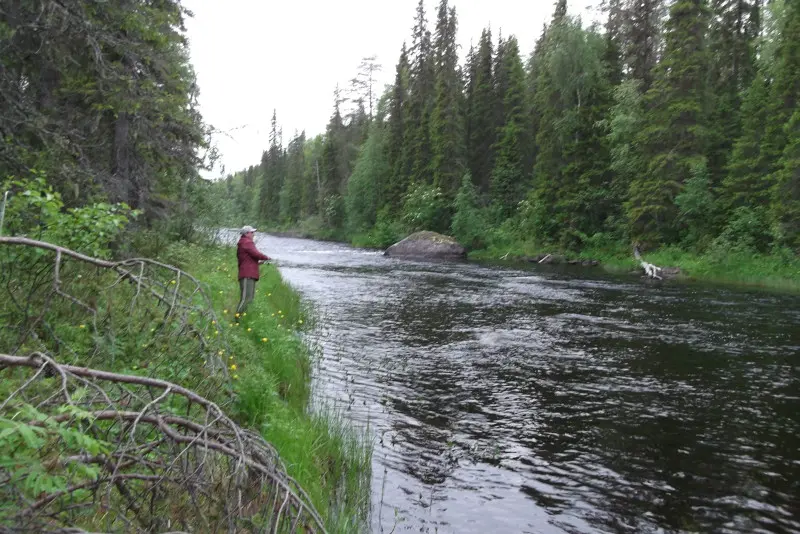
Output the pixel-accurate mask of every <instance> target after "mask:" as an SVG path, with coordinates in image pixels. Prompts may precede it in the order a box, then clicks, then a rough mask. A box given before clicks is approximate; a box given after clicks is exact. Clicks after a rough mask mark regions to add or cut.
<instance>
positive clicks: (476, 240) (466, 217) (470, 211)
mask: <svg viewBox="0 0 800 534" xmlns="http://www.w3.org/2000/svg"><path fill="white" fill-rule="evenodd" d="M453 207H454V208H455V213H454V214H453V222H452V223H451V225H450V229H451V231H452V233H453V237H455V238H456V239H457V240H458V242H459V243H461V244H462V245H464V246H465V247H467V249H470V250H475V249H478V248H481V247H482V246H483V243H484V239H485V233H486V227H487V224H486V219H485V217H484V213H483V212H482V211H481V209H480V207H479V206H478V191H477V190H476V189H475V186H474V185H473V183H472V177H471V176H470V175H469V173H467V174H465V175H464V178H463V179H462V180H461V187H460V188H459V190H458V194H456V200H455V203H454V204H453Z"/></svg>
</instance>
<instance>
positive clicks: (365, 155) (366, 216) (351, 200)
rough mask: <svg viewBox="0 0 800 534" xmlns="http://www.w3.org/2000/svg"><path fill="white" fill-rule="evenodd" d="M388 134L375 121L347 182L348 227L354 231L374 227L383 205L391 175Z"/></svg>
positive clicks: (362, 230)
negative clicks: (387, 155) (387, 144)
mask: <svg viewBox="0 0 800 534" xmlns="http://www.w3.org/2000/svg"><path fill="white" fill-rule="evenodd" d="M386 133H387V132H386V129H385V128H384V127H383V125H382V124H373V126H372V128H371V129H370V134H369V137H368V138H367V140H366V142H365V143H364V146H363V147H362V149H361V154H360V155H359V157H358V160H357V161H356V165H355V168H354V169H353V174H352V176H350V179H349V180H348V182H347V197H346V204H347V206H346V208H347V227H348V229H349V231H350V232H351V233H353V234H357V233H360V232H366V231H368V230H369V229H370V228H372V226H373V225H374V224H375V221H376V217H377V213H378V208H379V207H380V206H381V205H382V204H383V202H382V200H383V198H382V197H383V196H384V195H383V194H382V193H383V192H384V191H385V190H386V186H387V184H388V182H389V179H390V178H391V167H390V166H389V160H388V159H387V157H386Z"/></svg>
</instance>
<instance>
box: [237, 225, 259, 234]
mask: <svg viewBox="0 0 800 534" xmlns="http://www.w3.org/2000/svg"><path fill="white" fill-rule="evenodd" d="M255 231H256V229H255V228H253V227H252V226H245V227H243V228H242V229H241V230H239V232H240V233H241V234H242V235H244V234H249V233H250V232H255Z"/></svg>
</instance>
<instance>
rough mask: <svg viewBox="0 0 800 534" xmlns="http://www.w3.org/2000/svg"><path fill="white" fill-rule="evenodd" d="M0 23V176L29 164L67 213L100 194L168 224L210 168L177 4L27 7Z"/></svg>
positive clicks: (35, 3) (174, 0) (175, 0)
mask: <svg viewBox="0 0 800 534" xmlns="http://www.w3.org/2000/svg"><path fill="white" fill-rule="evenodd" d="M12 13H13V15H12ZM4 15H7V16H4V21H5V22H6V25H5V28H6V35H7V36H8V39H7V40H6V41H4V43H5V46H3V47H2V50H0V63H2V65H3V69H2V72H0V100H2V101H3V103H4V105H3V110H4V112H3V114H2V116H0V131H2V132H3V136H4V139H3V141H4V142H3V146H2V148H0V176H6V175H21V174H24V173H25V172H27V170H28V169H31V168H36V169H39V170H41V171H43V172H45V173H46V174H47V175H48V176H49V178H50V183H51V185H52V186H53V188H54V190H56V191H58V192H59V193H61V195H62V198H63V199H64V202H65V204H66V205H67V206H70V207H74V206H77V205H82V204H84V203H93V202H97V201H99V200H102V199H103V198H104V197H105V200H108V201H110V202H112V203H116V202H123V203H127V204H128V205H130V206H132V207H134V208H137V209H141V210H143V211H144V219H145V221H146V222H148V223H150V222H152V221H153V220H155V219H164V218H167V213H168V211H169V208H170V205H171V203H172V202H174V201H176V197H177V196H178V193H179V191H180V190H181V188H182V186H183V185H184V184H185V182H186V181H187V180H190V179H192V178H193V177H195V176H196V174H197V168H198V167H199V166H201V165H206V164H207V163H209V161H208V160H205V159H203V158H202V156H203V154H204V153H205V152H208V151H207V149H208V148H209V147H208V145H207V142H206V139H205V138H206V134H207V132H208V129H207V127H206V126H205V125H204V124H203V122H202V119H201V117H200V114H199V112H198V107H197V98H196V97H197V84H196V80H195V76H194V72H193V70H192V67H191V65H190V63H189V60H188V57H189V54H188V43H187V41H186V37H185V28H184V22H185V17H186V16H187V12H186V10H185V8H184V7H183V6H182V5H181V4H180V2H179V0H165V1H161V2H141V1H136V2H98V3H92V4H87V3H84V2H77V1H74V0H70V1H68V2H66V3H63V4H60V5H59V7H58V8H57V9H49V8H48V6H47V4H46V3H45V2H41V1H39V0H31V1H26V2H23V3H21V4H19V5H18V6H15V7H13V9H11V11H8V10H7V9H5V8H4ZM42 43H47V46H44V47H43V46H42ZM20 80H24V81H25V83H20ZM212 152H213V151H212ZM210 155H213V154H210Z"/></svg>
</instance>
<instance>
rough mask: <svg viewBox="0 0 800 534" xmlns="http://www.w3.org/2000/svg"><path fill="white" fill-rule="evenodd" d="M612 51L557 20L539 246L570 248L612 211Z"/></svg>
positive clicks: (544, 133)
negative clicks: (608, 63) (604, 125)
mask: <svg viewBox="0 0 800 534" xmlns="http://www.w3.org/2000/svg"><path fill="white" fill-rule="evenodd" d="M604 52H605V40H604V38H603V37H602V36H600V35H598V34H596V33H594V32H588V31H586V30H584V29H582V28H581V24H580V21H578V20H573V19H571V18H569V17H564V18H562V19H555V20H554V22H553V24H552V25H551V26H550V28H549V29H548V31H547V34H546V38H545V42H544V43H543V51H542V60H541V65H540V69H539V73H538V75H537V84H536V92H535V102H534V106H535V108H537V109H539V110H541V120H540V123H539V129H538V132H537V137H536V144H537V149H538V152H537V156H536V164H535V166H534V177H533V178H534V187H533V191H532V198H531V200H532V201H533V207H534V210H533V212H532V214H531V216H532V220H531V221H530V223H531V226H532V228H533V229H534V231H535V233H536V238H537V239H538V240H539V241H542V242H553V243H557V244H559V245H560V246H562V247H564V248H572V247H576V246H578V244H579V241H580V240H581V239H582V235H584V234H590V233H593V232H596V231H599V230H600V229H601V225H602V220H603V219H604V214H605V212H606V210H607V204H608V200H607V197H608V195H607V191H606V188H607V183H606V182H607V180H608V173H607V169H608V165H609V160H608V150H607V141H606V139H605V136H604V135H603V131H602V130H601V129H600V128H599V127H598V123H599V122H600V121H601V120H602V119H603V118H605V116H606V114H607V113H608V107H609V105H610V98H609V86H608V82H607V79H606V69H605V65H604V62H603V55H604Z"/></svg>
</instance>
